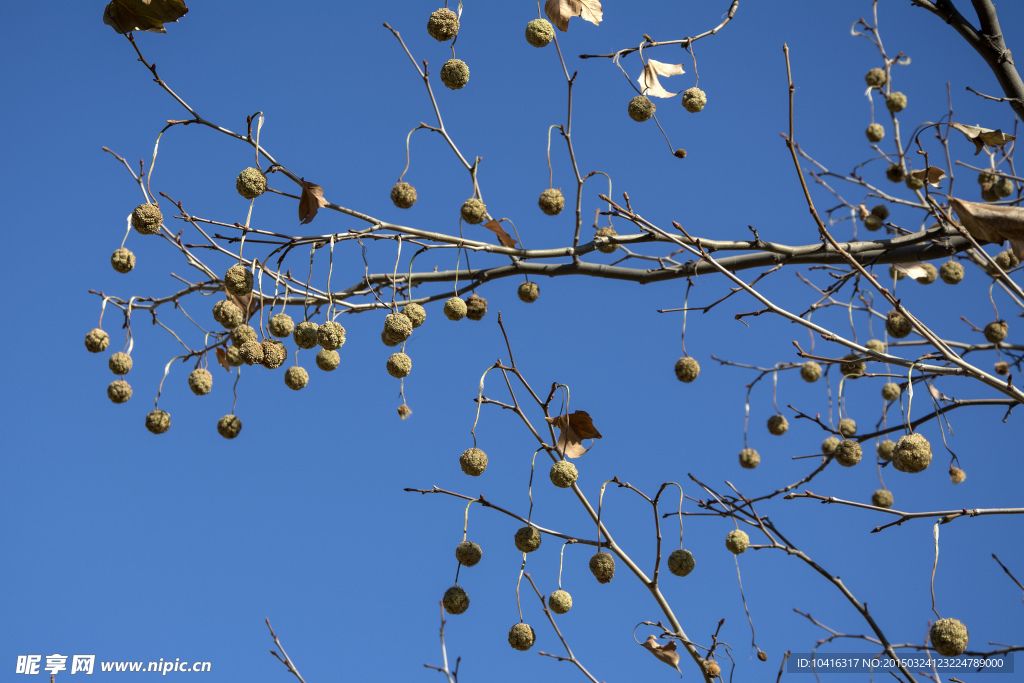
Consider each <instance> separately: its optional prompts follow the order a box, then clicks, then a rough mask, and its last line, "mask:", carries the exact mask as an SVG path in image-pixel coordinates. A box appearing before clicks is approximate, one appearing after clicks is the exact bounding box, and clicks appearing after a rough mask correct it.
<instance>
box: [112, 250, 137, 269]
mask: <svg viewBox="0 0 1024 683" xmlns="http://www.w3.org/2000/svg"><path fill="white" fill-rule="evenodd" d="M110 265H111V266H112V267H113V268H114V270H116V271H117V272H119V273H130V272H131V271H132V269H133V268H135V254H133V253H132V252H131V250H130V249H125V248H123V247H122V248H121V249H116V250H114V253H113V254H111V255H110Z"/></svg>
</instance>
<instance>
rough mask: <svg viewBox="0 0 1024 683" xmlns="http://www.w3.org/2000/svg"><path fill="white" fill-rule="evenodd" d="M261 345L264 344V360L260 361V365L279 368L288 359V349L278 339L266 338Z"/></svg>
mask: <svg viewBox="0 0 1024 683" xmlns="http://www.w3.org/2000/svg"><path fill="white" fill-rule="evenodd" d="M261 346H263V360H261V361H260V365H262V366H263V367H265V368H266V369H268V370H277V369H278V368H279V367H281V366H282V365H284V362H285V361H286V360H288V349H287V348H285V345H284V344H282V343H281V342H279V341H277V340H276V339H264V340H263V343H262V344H261Z"/></svg>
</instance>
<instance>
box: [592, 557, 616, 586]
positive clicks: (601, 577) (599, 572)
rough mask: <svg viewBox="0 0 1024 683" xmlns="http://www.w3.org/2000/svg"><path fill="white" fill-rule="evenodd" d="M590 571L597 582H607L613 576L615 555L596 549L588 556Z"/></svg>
mask: <svg viewBox="0 0 1024 683" xmlns="http://www.w3.org/2000/svg"><path fill="white" fill-rule="evenodd" d="M590 573H591V574H593V575H594V578H595V579H597V582H598V583H608V582H609V581H611V580H612V578H614V576H615V557H614V556H612V554H611V553H602V552H601V551H598V552H596V553H594V555H593V556H592V557H591V558H590Z"/></svg>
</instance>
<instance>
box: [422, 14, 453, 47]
mask: <svg viewBox="0 0 1024 683" xmlns="http://www.w3.org/2000/svg"><path fill="white" fill-rule="evenodd" d="M427 33H429V34H430V37H431V38H433V39H434V40H436V41H438V42H440V43H444V42H447V41H449V40H451V39H452V38H454V37H455V36H456V35H458V33H459V16H458V15H457V14H455V12H453V11H451V10H450V9H448V8H447V7H442V8H441V9H439V10H437V11H436V12H431V13H430V18H429V19H427Z"/></svg>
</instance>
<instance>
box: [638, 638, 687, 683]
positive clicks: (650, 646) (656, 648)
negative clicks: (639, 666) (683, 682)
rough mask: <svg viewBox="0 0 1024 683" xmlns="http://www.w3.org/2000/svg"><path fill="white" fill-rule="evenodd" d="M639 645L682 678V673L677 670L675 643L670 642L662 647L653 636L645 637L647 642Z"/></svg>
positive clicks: (677, 658)
mask: <svg viewBox="0 0 1024 683" xmlns="http://www.w3.org/2000/svg"><path fill="white" fill-rule="evenodd" d="M640 644H641V645H643V646H644V647H645V648H647V650H648V652H650V653H651V654H652V655H654V656H655V657H657V658H658V659H659V660H661V661H663V662H665V663H666V664H668V665H669V666H671V667H672V668H674V669H675V670H676V671H678V672H679V676H680V678H681V677H682V675H683V672H682V670H680V668H679V653H678V652H676V641H674V640H670V641H669V642H667V643H665V644H664V645H659V644H658V640H657V638H655V637H654V636H647V640H645V641H644V642H642V643H640Z"/></svg>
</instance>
